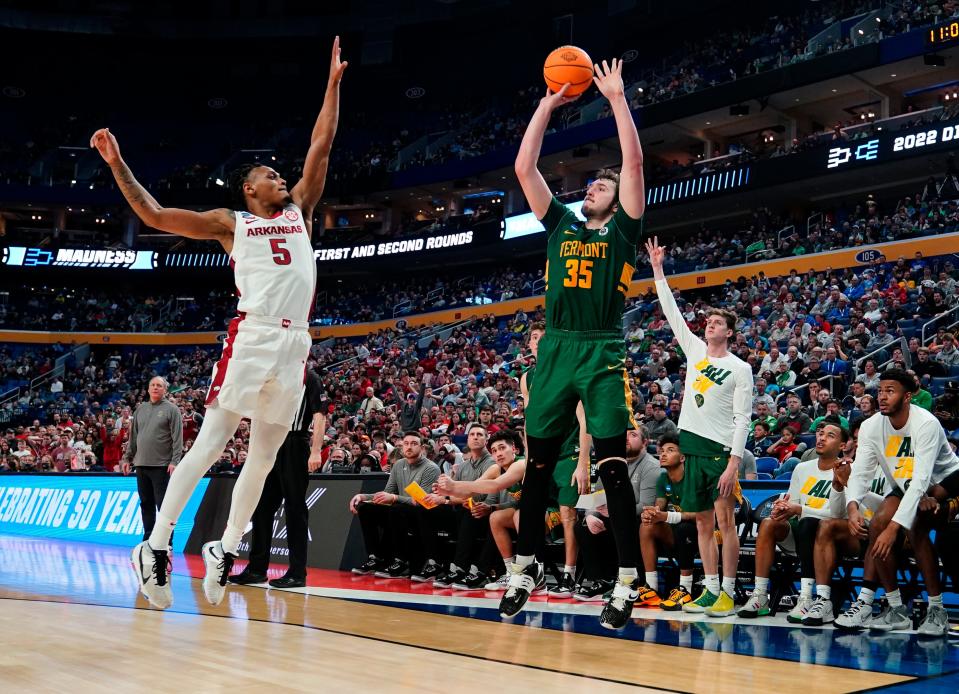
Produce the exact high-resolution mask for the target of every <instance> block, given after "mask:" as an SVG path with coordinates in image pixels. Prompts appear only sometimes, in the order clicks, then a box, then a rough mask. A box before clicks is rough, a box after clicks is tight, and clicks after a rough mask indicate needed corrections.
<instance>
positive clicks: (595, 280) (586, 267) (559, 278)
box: [540, 198, 643, 332]
mask: <svg viewBox="0 0 959 694" xmlns="http://www.w3.org/2000/svg"><path fill="white" fill-rule="evenodd" d="M540 221H541V222H542V224H543V226H544V227H545V228H546V233H547V235H548V241H547V247H546V327H547V329H548V328H559V329H560V330H569V331H573V332H582V331H587V330H589V331H593V330H601V331H616V332H622V330H623V324H622V319H623V307H624V306H625V303H626V293H627V292H628V291H629V283H630V281H631V280H632V278H633V270H634V269H635V263H636V244H637V243H638V242H639V240H640V238H641V237H642V234H643V222H642V220H641V219H633V218H632V217H630V216H629V215H627V214H626V213H625V212H624V211H623V209H622V207H620V208H619V209H618V210H616V213H615V214H614V215H613V218H612V219H610V220H609V222H608V223H607V224H606V225H605V226H604V227H602V228H601V229H588V228H587V227H586V224H585V223H584V222H582V221H581V220H580V219H579V218H577V217H576V215H575V214H573V213H572V212H571V211H570V210H568V209H567V208H566V206H565V205H563V204H562V203H561V202H560V201H559V200H557V199H556V198H553V199H552V201H551V202H550V204H549V210H547V212H546V216H545V217H543V219H542V220H540Z"/></svg>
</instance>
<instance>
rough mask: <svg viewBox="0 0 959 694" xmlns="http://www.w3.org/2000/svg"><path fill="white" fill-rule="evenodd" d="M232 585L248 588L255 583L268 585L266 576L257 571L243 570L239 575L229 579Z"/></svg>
mask: <svg viewBox="0 0 959 694" xmlns="http://www.w3.org/2000/svg"><path fill="white" fill-rule="evenodd" d="M227 580H228V581H229V582H230V583H235V584H236V585H238V586H248V585H251V584H253V583H266V574H261V573H258V572H256V571H249V570H247V569H243V571H241V572H240V573H238V574H234V575H232V576H230V578H228V579H227Z"/></svg>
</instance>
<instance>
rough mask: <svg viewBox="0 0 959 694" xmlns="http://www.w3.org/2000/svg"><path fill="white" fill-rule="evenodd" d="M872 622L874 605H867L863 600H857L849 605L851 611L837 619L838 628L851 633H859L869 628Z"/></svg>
mask: <svg viewBox="0 0 959 694" xmlns="http://www.w3.org/2000/svg"><path fill="white" fill-rule="evenodd" d="M870 620H872V605H871V604H870V605H867V604H866V603H864V602H863V601H862V600H856V601H855V602H854V603H852V604H851V605H849V609H848V610H846V611H845V612H843V613H842V614H841V615H839V616H838V617H836V622H835V624H836V627H837V628H839V629H845V630H849V631H858V630H859V629H865V628H866V627H867V626H869V622H870Z"/></svg>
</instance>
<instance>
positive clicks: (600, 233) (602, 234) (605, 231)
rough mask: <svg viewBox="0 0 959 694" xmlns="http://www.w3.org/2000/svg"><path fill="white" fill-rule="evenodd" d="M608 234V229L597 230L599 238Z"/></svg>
mask: <svg viewBox="0 0 959 694" xmlns="http://www.w3.org/2000/svg"><path fill="white" fill-rule="evenodd" d="M608 233H609V227H603V228H602V229H600V230H599V235H600V236H606V234H608Z"/></svg>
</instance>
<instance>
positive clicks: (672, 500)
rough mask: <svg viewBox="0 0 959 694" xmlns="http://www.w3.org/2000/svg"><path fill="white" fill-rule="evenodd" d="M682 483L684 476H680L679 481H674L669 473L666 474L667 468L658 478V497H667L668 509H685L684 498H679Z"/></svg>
mask: <svg viewBox="0 0 959 694" xmlns="http://www.w3.org/2000/svg"><path fill="white" fill-rule="evenodd" d="M682 483H683V480H682V478H680V480H679V481H678V482H673V481H672V480H671V479H669V475H667V474H666V471H665V470H663V472H662V473H661V474H660V475H659V479H658V480H656V498H657V499H666V510H667V511H682V510H683V504H682V500H681V499H680V498H679V489H680V487H681V486H682Z"/></svg>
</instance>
